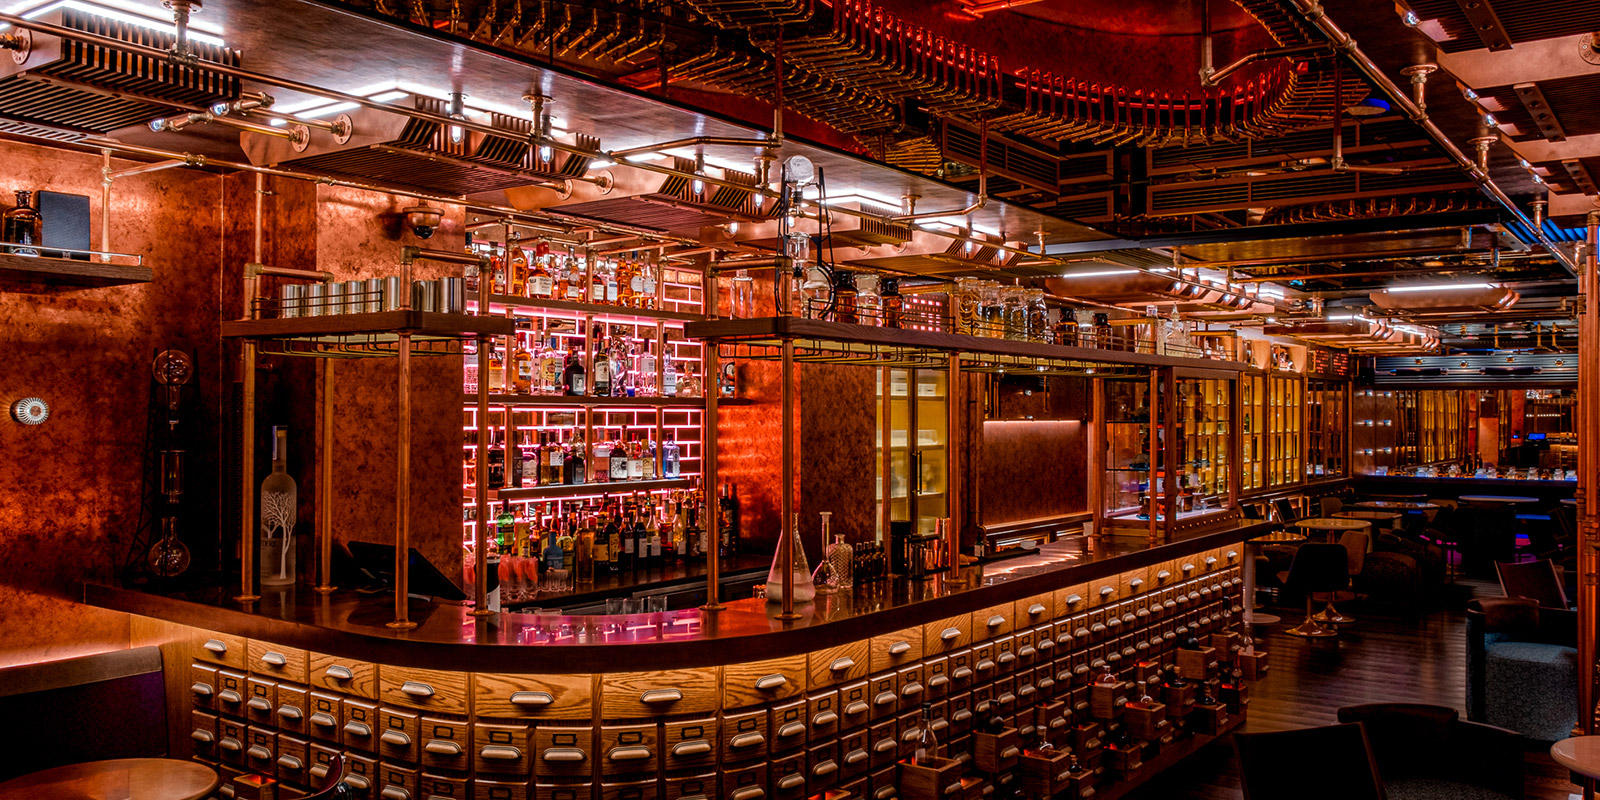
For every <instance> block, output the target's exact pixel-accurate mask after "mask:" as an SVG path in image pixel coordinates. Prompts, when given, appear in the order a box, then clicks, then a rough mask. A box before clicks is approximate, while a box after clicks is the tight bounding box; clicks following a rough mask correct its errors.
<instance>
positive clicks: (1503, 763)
mask: <svg viewBox="0 0 1600 800" xmlns="http://www.w3.org/2000/svg"><path fill="white" fill-rule="evenodd" d="M1339 721H1340V722H1359V723H1361V726H1362V727H1363V728H1364V729H1365V730H1366V734H1367V742H1368V743H1369V744H1370V745H1371V746H1372V754H1373V756H1374V757H1375V758H1376V759H1377V762H1378V775H1379V776H1380V777H1381V778H1382V779H1383V786H1384V790H1385V793H1386V794H1387V795H1388V797H1389V800H1435V798H1438V800H1443V799H1444V798H1466V799H1467V800H1521V798H1522V797H1523V763H1522V753H1523V750H1524V745H1523V738H1522V736H1521V734H1518V733H1517V732H1516V731H1509V730H1506V729H1504V728H1496V727H1494V726H1493V725H1483V724H1480V723H1477V722H1467V721H1464V720H1462V719H1461V714H1460V712H1458V711H1456V710H1455V709H1453V708H1446V707H1444V706H1432V705H1423V704H1420V703H1370V704H1367V705H1359V706H1345V707H1344V708H1341V709H1339Z"/></svg>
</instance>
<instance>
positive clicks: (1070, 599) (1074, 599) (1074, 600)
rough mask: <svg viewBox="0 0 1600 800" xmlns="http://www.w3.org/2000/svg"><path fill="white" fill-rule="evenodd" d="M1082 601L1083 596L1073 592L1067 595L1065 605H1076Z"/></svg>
mask: <svg viewBox="0 0 1600 800" xmlns="http://www.w3.org/2000/svg"><path fill="white" fill-rule="evenodd" d="M1082 602H1083V598H1082V597H1079V596H1077V595H1075V594H1069V595H1067V605H1069V606H1075V605H1077V604H1079V603H1082Z"/></svg>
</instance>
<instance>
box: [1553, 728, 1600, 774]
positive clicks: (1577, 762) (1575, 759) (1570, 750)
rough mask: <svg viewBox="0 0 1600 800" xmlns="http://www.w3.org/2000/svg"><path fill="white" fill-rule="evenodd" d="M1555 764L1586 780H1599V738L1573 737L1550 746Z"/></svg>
mask: <svg viewBox="0 0 1600 800" xmlns="http://www.w3.org/2000/svg"><path fill="white" fill-rule="evenodd" d="M1550 757H1551V758H1553V759H1555V760H1556V763H1557V764H1560V765H1561V766H1563V767H1566V768H1567V769H1569V770H1571V771H1572V772H1575V773H1577V774H1579V775H1582V776H1584V777H1586V778H1600V736H1574V737H1572V738H1571V739H1562V740H1561V741H1559V742H1556V743H1555V744H1552V745H1550Z"/></svg>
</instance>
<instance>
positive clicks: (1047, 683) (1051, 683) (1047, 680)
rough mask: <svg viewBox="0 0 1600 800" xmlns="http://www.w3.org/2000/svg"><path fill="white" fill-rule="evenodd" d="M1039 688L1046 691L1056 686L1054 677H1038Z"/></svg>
mask: <svg viewBox="0 0 1600 800" xmlns="http://www.w3.org/2000/svg"><path fill="white" fill-rule="evenodd" d="M1039 688H1040V689H1043V690H1045V691H1047V692H1048V691H1050V690H1051V689H1054V688H1056V679H1055V678H1051V677H1049V676H1046V677H1043V678H1040V679H1039Z"/></svg>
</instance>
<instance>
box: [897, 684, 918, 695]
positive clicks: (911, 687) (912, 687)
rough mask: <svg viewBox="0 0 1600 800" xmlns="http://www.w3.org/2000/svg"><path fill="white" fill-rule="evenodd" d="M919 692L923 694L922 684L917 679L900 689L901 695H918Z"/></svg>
mask: <svg viewBox="0 0 1600 800" xmlns="http://www.w3.org/2000/svg"><path fill="white" fill-rule="evenodd" d="M919 694H922V684H920V683H917V682H915V681H912V682H911V683H908V684H906V685H905V687H904V688H902V689H901V690H900V696H901V697H916V696H917V695H919Z"/></svg>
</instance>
